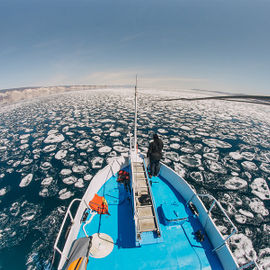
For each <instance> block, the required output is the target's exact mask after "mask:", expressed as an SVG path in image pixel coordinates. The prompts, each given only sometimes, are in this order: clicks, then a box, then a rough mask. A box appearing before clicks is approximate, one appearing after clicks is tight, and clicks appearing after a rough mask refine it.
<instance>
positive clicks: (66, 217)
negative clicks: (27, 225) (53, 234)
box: [54, 198, 89, 259]
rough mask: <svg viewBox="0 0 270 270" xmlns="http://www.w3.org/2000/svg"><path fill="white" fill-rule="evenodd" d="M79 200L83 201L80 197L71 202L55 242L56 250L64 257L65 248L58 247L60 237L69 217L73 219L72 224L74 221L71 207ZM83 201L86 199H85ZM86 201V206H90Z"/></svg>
mask: <svg viewBox="0 0 270 270" xmlns="http://www.w3.org/2000/svg"><path fill="white" fill-rule="evenodd" d="M78 201H79V202H81V201H82V199H78V198H76V199H73V200H72V201H71V203H70V204H69V206H68V209H67V211H66V214H65V217H64V219H63V222H62V224H61V227H60V230H59V233H58V235H57V238H56V240H55V243H54V250H56V251H57V252H58V253H59V254H60V255H61V257H62V255H64V254H63V250H60V248H59V247H58V243H59V240H60V237H61V235H62V232H63V229H64V226H65V225H66V222H67V219H68V217H69V218H70V220H71V224H73V223H74V217H73V215H72V213H71V207H72V206H73V204H74V203H75V202H78ZM83 201H84V200H83ZM84 203H85V205H86V207H87V208H89V206H88V205H87V203H86V202H85V201H84ZM64 256H65V255H64ZM65 258H66V259H67V256H65Z"/></svg>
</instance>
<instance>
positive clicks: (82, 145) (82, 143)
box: [76, 139, 93, 150]
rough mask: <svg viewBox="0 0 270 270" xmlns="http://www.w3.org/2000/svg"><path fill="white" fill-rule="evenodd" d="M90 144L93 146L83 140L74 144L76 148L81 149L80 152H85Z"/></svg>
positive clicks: (87, 140)
mask: <svg viewBox="0 0 270 270" xmlns="http://www.w3.org/2000/svg"><path fill="white" fill-rule="evenodd" d="M92 144H93V142H92V141H90V140H89V139H83V140H81V141H79V142H77V143H76V148H78V149H81V150H85V149H87V148H88V147H90V146H91V145H92Z"/></svg>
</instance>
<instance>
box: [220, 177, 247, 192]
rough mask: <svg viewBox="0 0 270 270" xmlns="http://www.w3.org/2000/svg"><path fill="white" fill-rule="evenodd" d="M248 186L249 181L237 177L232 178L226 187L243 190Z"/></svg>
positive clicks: (226, 183)
mask: <svg viewBox="0 0 270 270" xmlns="http://www.w3.org/2000/svg"><path fill="white" fill-rule="evenodd" d="M246 186H247V181H246V180H244V179H242V178H240V177H237V176H233V177H230V179H229V180H227V181H226V182H225V187H226V188H227V189H231V190H238V189H242V188H245V187H246Z"/></svg>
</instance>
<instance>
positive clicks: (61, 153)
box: [54, 150, 68, 160]
mask: <svg viewBox="0 0 270 270" xmlns="http://www.w3.org/2000/svg"><path fill="white" fill-rule="evenodd" d="M67 152H68V151H67V150H59V151H58V152H57V153H56V154H55V156H54V157H55V158H56V159H58V160H61V159H63V158H65V157H66V155H67Z"/></svg>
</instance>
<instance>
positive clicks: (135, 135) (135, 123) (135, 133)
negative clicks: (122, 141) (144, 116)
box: [134, 74, 137, 152]
mask: <svg viewBox="0 0 270 270" xmlns="http://www.w3.org/2000/svg"><path fill="white" fill-rule="evenodd" d="M134 147H135V151H136V152H137V74H136V85H135V120H134Z"/></svg>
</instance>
